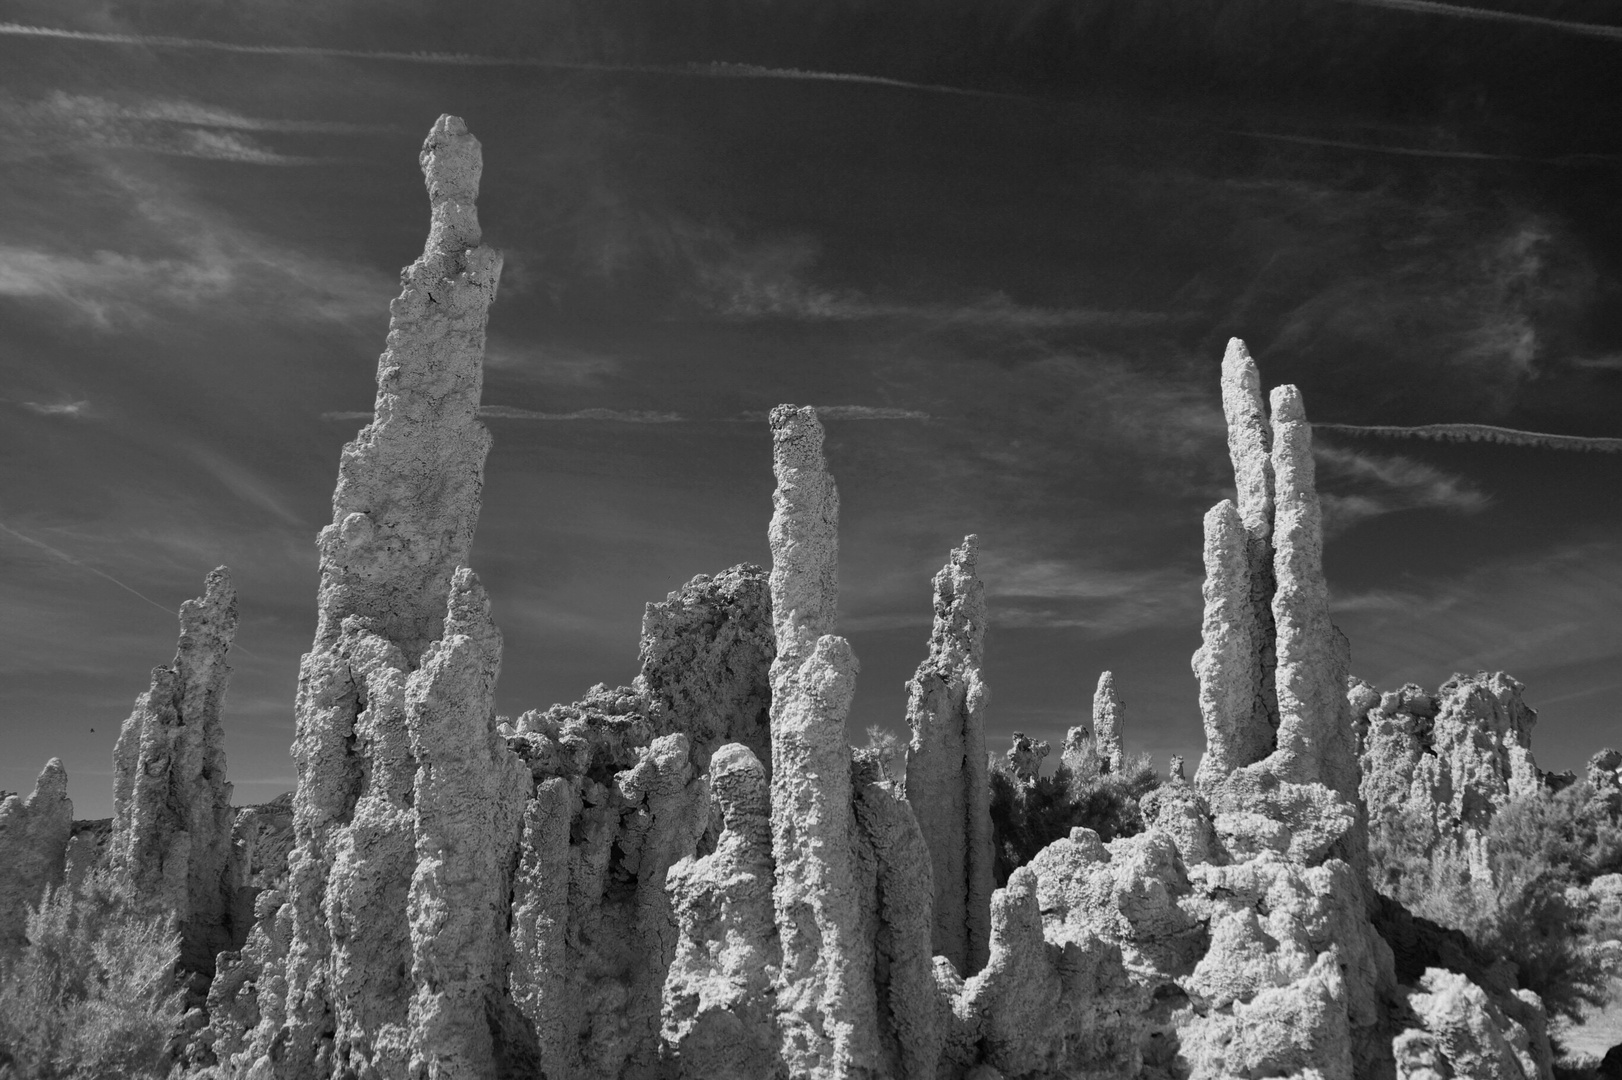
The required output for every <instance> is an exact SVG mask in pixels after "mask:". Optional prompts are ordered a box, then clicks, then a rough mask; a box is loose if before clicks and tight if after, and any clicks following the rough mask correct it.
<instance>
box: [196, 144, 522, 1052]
mask: <svg viewBox="0 0 1622 1080" xmlns="http://www.w3.org/2000/svg"><path fill="white" fill-rule="evenodd" d="M421 163H422V168H423V174H424V177H425V180H426V183H427V188H428V196H429V203H430V206H431V208H432V224H431V227H430V231H429V237H428V242H427V245H426V247H425V250H424V252H423V255H422V257H421V258H419V259H418V260H417V261H416V262H415V263H413V264H412V265H411V266H410V267H408V268H407V269H406V270H405V272H404V274H403V275H402V276H403V282H404V291H403V292H402V293H401V295H400V296H399V297H398V298H397V299H396V300H395V301H394V302H393V304H392V305H391V307H390V315H391V318H390V325H389V338H388V349H387V351H386V352H384V354H383V355H382V357H381V358H380V359H379V361H378V378H377V385H378V392H377V403H376V407H375V413H374V417H373V420H372V422H371V423H370V424H368V425H367V426H366V427H365V428H363V429H362V431H361V433H360V434H359V435H358V436H357V437H356V439H355V440H354V441H353V442H351V443H350V444H348V445H347V446H346V447H345V448H344V452H343V457H342V461H341V463H340V466H339V476H338V485H337V489H336V491H335V493H334V495H333V523H332V524H331V525H329V526H327V527H326V528H324V529H323V530H322V531H321V535H320V538H319V540H318V542H317V545H318V548H319V550H320V555H321V587H320V594H319V599H318V612H319V614H318V621H317V626H316V634H315V643H314V646H313V647H312V649H311V651H310V652H309V653H307V654H306V655H305V657H304V661H303V663H302V665H301V667H300V678H299V697H298V703H297V728H296V735H295V742H294V759H295V761H296V762H297V765H298V770H299V785H298V790H297V793H296V795H295V799H294V831H295V838H296V842H295V847H294V850H293V853H292V856H291V858H290V860H289V871H288V883H287V888H286V893H285V896H284V897H281V898H280V899H281V900H282V903H281V904H280V906H279V907H276V908H275V909H274V910H272V908H271V904H272V902H273V900H275V899H278V898H277V897H276V894H275V892H274V891H273V892H270V893H266V894H265V895H264V896H261V897H260V903H259V905H258V908H257V914H259V915H260V917H261V918H260V923H259V925H258V926H257V927H256V929H255V931H254V935H253V937H252V938H251V939H250V941H249V943H248V945H247V947H246V948H245V949H244V950H243V952H242V954H240V955H236V956H231V957H230V958H229V959H228V960H227V958H224V957H222V961H223V963H222V966H224V967H225V968H226V969H227V970H225V971H224V972H223V973H222V974H223V976H224V978H223V980H222V983H221V986H222V991H223V989H225V988H230V987H235V988H236V989H237V991H238V993H240V992H242V991H244V990H246V989H247V987H248V986H250V985H252V987H253V991H252V992H253V993H254V996H255V1001H254V1002H253V1005H252V1007H251V1008H240V1007H238V1003H237V1002H236V1001H235V999H234V998H232V999H229V1000H228V999H226V998H225V997H224V996H223V993H222V994H211V1003H213V1004H216V1007H217V1008H218V1011H219V1014H220V1015H219V1016H218V1017H216V1024H215V1026H216V1035H215V1044H216V1046H217V1047H219V1048H220V1049H221V1050H224V1051H226V1052H228V1053H230V1055H231V1064H232V1065H233V1066H234V1067H237V1068H250V1069H251V1071H252V1072H253V1073H254V1074H255V1075H256V1076H265V1075H274V1076H279V1077H289V1078H292V1077H299V1078H306V1077H319V1076H339V1075H349V1074H351V1073H356V1072H358V1073H364V1074H368V1075H373V1074H375V1075H378V1076H383V1077H404V1076H406V1075H412V1076H418V1075H422V1076H430V1075H431V1076H435V1077H445V1078H451V1077H476V1076H485V1075H490V1074H491V1073H492V1072H493V1070H494V1069H495V1065H496V1060H497V1059H498V1058H499V1057H501V1056H502V1055H503V1053H505V1052H506V1049H507V1048H506V1047H504V1046H502V1045H499V1043H500V1040H499V1039H498V1038H496V1034H498V1033H499V1029H500V1024H498V1023H496V1022H494V1021H493V1019H492V1018H495V1019H496V1020H499V1019H500V1018H501V1017H502V1016H503V1015H505V1013H506V1012H507V1011H508V1005H507V1000H508V999H507V997H506V994H505V985H506V977H507V955H506V949H507V946H506V942H505V933H506V917H505V908H506V906H507V901H506V896H507V892H508V883H507V877H508V874H509V873H510V868H511V865H512V861H513V853H514V852H515V851H516V848H517V844H518V838H519V837H518V833H519V829H520V813H521V808H522V799H523V796H524V794H525V791H524V785H525V784H526V782H527V780H528V777H527V776H526V775H525V770H524V769H523V767H522V765H521V764H520V763H519V762H518V760H517V759H516V758H515V757H514V756H512V755H511V754H510V753H509V752H508V751H507V749H506V746H505V744H504V743H503V742H502V741H501V740H500V739H499V737H498V736H497V734H496V732H495V717H494V713H493V709H492V707H491V693H492V692H493V687H494V681H495V676H496V672H497V670H498V668H499V665H500V636H499V634H498V633H497V632H496V630H495V627H494V625H493V624H491V622H490V620H489V611H488V604H487V602H486V600H485V599H484V595H483V591H482V590H481V589H480V587H479V585H478V582H477V580H476V579H475V578H474V577H473V574H472V572H471V571H470V570H468V569H467V568H466V566H465V563H466V560H467V554H468V549H469V547H470V545H471V543H472V539H473V530H474V526H475V524H476V522H477V518H478V511H479V493H480V489H481V486H482V482H483V467H484V458H485V454H486V452H487V450H488V449H489V445H490V437H489V434H488V432H486V431H485V429H484V426H483V425H482V424H481V423H480V422H479V421H478V419H477V417H476V415H475V414H476V410H477V409H478V405H479V395H480V389H481V384H482V378H483V367H482V361H483V345H484V326H485V319H486V312H487V309H488V307H489V304H490V301H491V300H492V299H493V297H494V295H495V289H496V281H497V278H498V277H499V274H500V269H501V258H500V256H499V255H498V254H497V253H496V252H495V251H494V250H492V249H490V248H487V247H482V246H479V240H480V233H479V224H478V217H477V213H476V211H475V209H474V205H473V200H474V198H475V197H476V196H477V193H478V184H479V173H480V167H481V163H480V152H479V144H478V141H477V140H476V139H474V138H473V136H471V135H469V134H468V133H467V128H466V126H465V125H463V123H462V122H461V121H460V120H459V119H457V118H455V117H450V116H444V117H441V118H440V119H439V121H438V122H437V123H436V124H435V125H434V128H433V130H432V131H431V132H430V133H429V136H428V139H427V141H426V142H425V143H424V145H423V150H422V155H421ZM247 1019H251V1020H253V1021H254V1026H253V1029H252V1030H251V1031H246V1030H240V1029H238V1028H237V1027H235V1026H234V1023H233V1022H234V1021H244V1020H247ZM493 1029H497V1031H496V1032H495V1033H493Z"/></svg>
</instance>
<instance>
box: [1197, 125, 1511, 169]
mask: <svg viewBox="0 0 1622 1080" xmlns="http://www.w3.org/2000/svg"><path fill="white" fill-rule="evenodd" d="M1228 134H1230V135H1242V136H1244V137H1245V138H1247V139H1267V140H1269V141H1271V142H1288V143H1300V144H1302V145H1304V146H1334V147H1338V148H1340V149H1343V150H1366V151H1368V152H1370V153H1375V154H1400V155H1402V156H1404V157H1426V158H1458V159H1461V160H1464V161H1528V160H1541V159H1534V158H1523V157H1518V156H1516V155H1513V154H1487V153H1481V152H1479V151H1474V150H1426V149H1423V148H1420V147H1407V146H1381V145H1379V144H1377V143H1360V142H1350V141H1347V140H1344V139H1320V138H1316V137H1314V136H1311V135H1285V134H1283V133H1274V132H1269V131H1244V130H1241V129H1238V128H1229V129H1228Z"/></svg>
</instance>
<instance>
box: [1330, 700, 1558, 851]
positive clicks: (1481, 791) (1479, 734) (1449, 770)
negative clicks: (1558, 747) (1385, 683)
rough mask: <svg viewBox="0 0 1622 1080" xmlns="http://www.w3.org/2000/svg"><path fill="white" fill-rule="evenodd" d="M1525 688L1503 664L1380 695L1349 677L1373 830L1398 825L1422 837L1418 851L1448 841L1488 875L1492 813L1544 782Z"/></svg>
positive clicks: (1410, 837) (1407, 839) (1408, 837)
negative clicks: (1430, 689)
mask: <svg viewBox="0 0 1622 1080" xmlns="http://www.w3.org/2000/svg"><path fill="white" fill-rule="evenodd" d="M1523 689H1524V687H1523V686H1522V685H1521V684H1520V683H1519V682H1517V681H1516V680H1514V679H1512V678H1510V677H1509V676H1508V675H1505V674H1504V673H1503V672H1496V673H1493V674H1490V675H1489V674H1488V673H1486V672H1481V673H1479V674H1476V675H1455V676H1453V678H1451V679H1449V680H1448V681H1447V682H1445V683H1443V684H1442V686H1441V688H1440V690H1439V691H1438V692H1437V693H1435V694H1430V693H1427V692H1426V691H1425V690H1423V689H1421V688H1420V687H1418V686H1415V685H1413V684H1411V683H1410V684H1408V685H1406V686H1403V687H1401V688H1400V689H1397V690H1391V691H1387V692H1386V693H1384V694H1381V693H1378V692H1377V691H1375V690H1374V689H1373V688H1372V687H1369V686H1368V685H1367V684H1363V683H1359V684H1357V685H1354V686H1353V687H1352V688H1351V689H1350V690H1349V691H1348V695H1347V696H1348V699H1349V700H1350V701H1351V702H1352V704H1353V708H1354V709H1355V710H1356V711H1357V712H1358V714H1359V721H1360V722H1359V724H1358V730H1360V732H1361V737H1362V772H1363V780H1362V797H1363V802H1364V804H1365V805H1367V806H1368V807H1370V808H1371V816H1372V818H1373V820H1372V821H1371V828H1373V829H1375V830H1377V831H1385V830H1400V832H1401V834H1402V842H1403V843H1404V845H1405V846H1409V847H1413V848H1416V849H1417V848H1418V847H1419V846H1420V845H1419V844H1418V843H1417V841H1420V840H1421V838H1423V846H1424V847H1425V848H1426V850H1424V851H1419V850H1415V852H1414V853H1415V854H1430V852H1431V851H1432V850H1434V849H1435V848H1436V846H1437V845H1440V844H1446V845H1449V846H1450V847H1452V848H1453V849H1454V850H1455V851H1457V852H1458V853H1459V854H1461V855H1463V856H1464V858H1465V859H1466V860H1467V863H1468V865H1469V866H1470V868H1471V872H1472V876H1475V877H1478V878H1480V879H1481V880H1490V879H1491V869H1490V867H1489V866H1488V864H1487V858H1486V831H1487V828H1488V826H1489V825H1490V824H1491V822H1492V818H1493V815H1494V814H1496V813H1497V811H1498V810H1499V809H1500V808H1502V807H1503V806H1504V805H1505V804H1506V803H1508V802H1509V801H1510V800H1512V799H1515V798H1519V797H1521V796H1524V795H1529V794H1531V793H1533V792H1534V791H1536V790H1537V788H1538V785H1539V783H1540V780H1539V774H1538V768H1537V763H1536V762H1535V761H1533V759H1532V749H1531V733H1532V727H1533V725H1534V724H1536V723H1537V713H1535V712H1534V711H1533V710H1532V709H1531V708H1529V707H1528V706H1527V705H1526V702H1525V701H1524V700H1522V697H1521V694H1522V691H1523Z"/></svg>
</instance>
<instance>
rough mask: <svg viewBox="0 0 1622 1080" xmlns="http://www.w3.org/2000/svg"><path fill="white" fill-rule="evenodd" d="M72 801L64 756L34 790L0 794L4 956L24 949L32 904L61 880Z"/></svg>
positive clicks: (0, 950) (0, 941)
mask: <svg viewBox="0 0 1622 1080" xmlns="http://www.w3.org/2000/svg"><path fill="white" fill-rule="evenodd" d="M72 832H73V803H71V802H69V801H68V773H67V770H66V769H64V768H63V767H62V759H61V758H52V759H51V760H49V761H47V762H46V763H45V768H43V769H41V770H40V774H39V779H37V780H35V781H34V790H33V791H32V792H30V793H29V795H28V797H27V798H24V797H23V796H22V795H21V794H20V793H14V794H9V795H4V796H0V867H4V868H5V873H3V874H0V956H3V955H4V954H5V953H6V952H8V951H9V950H11V949H13V948H15V947H17V946H19V945H22V944H23V942H24V941H25V940H26V938H25V936H24V933H23V928H24V924H25V923H26V922H27V919H28V905H30V904H37V903H39V898H40V895H41V894H42V893H43V892H44V891H45V887H46V886H47V885H54V884H56V883H57V882H59V881H61V880H62V867H63V862H64V860H65V859H66V857H67V851H68V839H69V837H70V836H71V835H72Z"/></svg>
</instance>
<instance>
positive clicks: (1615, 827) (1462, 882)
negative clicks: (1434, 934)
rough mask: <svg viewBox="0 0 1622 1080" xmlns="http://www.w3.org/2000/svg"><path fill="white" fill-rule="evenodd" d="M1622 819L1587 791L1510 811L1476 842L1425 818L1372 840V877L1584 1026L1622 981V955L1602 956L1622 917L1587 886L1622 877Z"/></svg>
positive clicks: (1530, 799) (1520, 803)
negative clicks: (1588, 1008) (1595, 899)
mask: <svg viewBox="0 0 1622 1080" xmlns="http://www.w3.org/2000/svg"><path fill="white" fill-rule="evenodd" d="M1619 811H1622V807H1619V806H1618V800H1617V799H1615V798H1614V797H1612V796H1610V795H1608V794H1600V793H1597V792H1596V791H1595V789H1594V788H1593V786H1592V785H1590V784H1587V783H1581V782H1579V783H1576V784H1573V785H1571V786H1570V787H1567V788H1565V789H1563V790H1561V791H1559V792H1557V793H1551V792H1549V791H1547V790H1540V791H1539V792H1537V793H1536V794H1534V795H1530V796H1526V797H1523V798H1521V799H1517V800H1514V801H1513V802H1510V803H1509V804H1507V805H1506V806H1505V807H1504V808H1503V809H1501V810H1500V811H1499V812H1498V813H1497V814H1496V815H1494V817H1493V820H1492V823H1491V825H1490V826H1489V827H1488V829H1487V830H1486V832H1485V835H1484V836H1481V837H1479V839H1478V840H1476V841H1474V842H1472V841H1471V840H1470V839H1468V838H1463V839H1461V838H1459V837H1455V836H1452V835H1444V834H1442V833H1440V832H1439V831H1438V830H1437V828H1436V827H1435V824H1434V823H1433V822H1432V821H1431V820H1429V818H1428V817H1426V816H1425V815H1394V816H1391V817H1387V818H1386V819H1384V820H1382V821H1380V822H1378V823H1377V824H1376V827H1375V828H1374V829H1373V830H1372V833H1371V838H1370V839H1371V843H1370V853H1371V856H1372V858H1371V876H1372V878H1373V882H1374V885H1375V887H1376V888H1377V889H1378V890H1379V891H1380V892H1382V893H1384V894H1385V895H1387V896H1390V897H1391V898H1392V899H1394V900H1397V901H1398V902H1400V903H1401V904H1403V905H1404V906H1405V907H1407V908H1408V909H1409V910H1411V911H1412V912H1413V913H1414V914H1416V915H1420V916H1423V917H1425V918H1428V919H1431V920H1433V921H1435V922H1437V923H1440V924H1441V925H1443V926H1446V927H1450V928H1452V929H1455V930H1460V931H1462V932H1463V933H1464V934H1465V935H1466V936H1468V937H1469V938H1470V940H1471V941H1472V942H1473V943H1475V944H1476V946H1478V947H1479V948H1480V949H1482V950H1484V951H1485V952H1486V953H1488V954H1489V955H1493V956H1499V957H1503V958H1504V959H1507V960H1510V961H1512V962H1513V963H1514V964H1515V965H1516V968H1517V969H1518V971H1519V977H1520V983H1521V985H1522V986H1524V987H1526V988H1527V989H1530V990H1533V991H1535V992H1536V993H1537V994H1538V996H1539V997H1541V998H1542V999H1543V1004H1544V1006H1545V1008H1547V1009H1548V1011H1549V1013H1550V1014H1551V1015H1560V1016H1565V1017H1568V1018H1570V1019H1573V1020H1576V1019H1578V1018H1579V1016H1580V1014H1581V1012H1582V1010H1583V1007H1584V1006H1585V1005H1598V1004H1602V1003H1603V1002H1604V1001H1605V1000H1606V998H1607V996H1608V990H1609V987H1608V980H1609V978H1610V977H1611V976H1612V975H1614V974H1616V972H1615V971H1614V970H1613V969H1614V967H1615V966H1616V963H1617V961H1616V958H1615V954H1614V952H1608V951H1607V950H1605V949H1602V948H1600V947H1599V946H1600V944H1601V942H1603V941H1604V940H1606V939H1607V938H1609V937H1611V936H1612V935H1614V933H1615V932H1616V929H1617V927H1616V926H1614V925H1611V924H1612V922H1613V921H1614V920H1615V918H1616V916H1615V913H1614V912H1610V911H1607V910H1605V909H1602V908H1601V907H1600V906H1599V905H1596V904H1594V903H1591V902H1590V901H1589V899H1588V896H1587V893H1586V892H1585V887H1586V886H1587V885H1588V884H1589V883H1590V882H1592V881H1593V880H1594V879H1595V878H1596V877H1599V876H1601V875H1604V874H1611V873H1616V872H1618V871H1622V812H1619ZM1472 844H1474V853H1473V857H1472Z"/></svg>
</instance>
